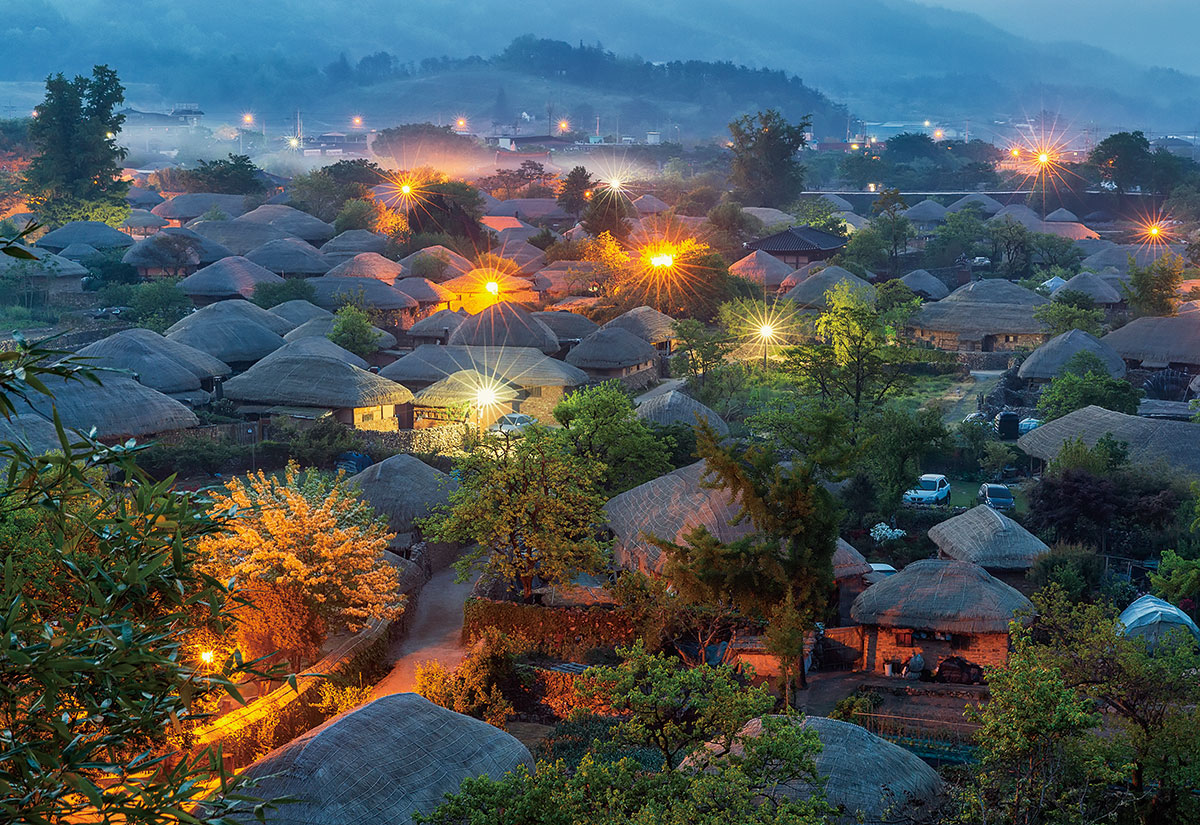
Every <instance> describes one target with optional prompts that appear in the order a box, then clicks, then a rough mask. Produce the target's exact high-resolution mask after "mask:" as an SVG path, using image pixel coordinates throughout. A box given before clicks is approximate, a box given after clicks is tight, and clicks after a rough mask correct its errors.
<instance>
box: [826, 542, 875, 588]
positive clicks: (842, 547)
mask: <svg viewBox="0 0 1200 825" xmlns="http://www.w3.org/2000/svg"><path fill="white" fill-rule="evenodd" d="M872 569H873V568H872V567H871V565H870V564H868V563H867V558H866V556H864V555H863V554H862V553H860V552H858V551H857V550H855V549H854V545H852V544H850V542H848V541H846V540H845V539H843V538H841V537H839V538H838V540H837V549H836V550H834V551H833V578H834V579H835V580H840V579H853V578H858V577H859V576H865V575H867V574H868V573H870V572H871V571H872Z"/></svg>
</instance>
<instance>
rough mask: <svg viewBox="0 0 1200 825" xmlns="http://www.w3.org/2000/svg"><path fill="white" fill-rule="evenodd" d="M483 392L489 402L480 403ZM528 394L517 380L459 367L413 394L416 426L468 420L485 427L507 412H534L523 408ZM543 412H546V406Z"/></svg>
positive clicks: (477, 425)
mask: <svg viewBox="0 0 1200 825" xmlns="http://www.w3.org/2000/svg"><path fill="white" fill-rule="evenodd" d="M481 393H486V395H487V399H486V403H481V400H480V394H481ZM528 398H529V393H528V391H527V390H525V389H524V388H522V387H518V386H517V385H516V384H512V383H510V382H508V381H502V380H500V379H498V378H495V377H494V376H487V375H484V374H483V373H481V372H479V371H477V370H459V371H458V372H453V373H451V374H450V375H447V376H446V377H445V378H442V379H440V380H438V381H435V382H433V383H432V384H430V385H429V386H428V387H426V388H425V389H423V390H418V391H417V392H416V393H415V394H414V395H413V418H414V420H415V421H416V423H415V424H414V426H416V427H422V426H424V425H425V423H433V424H438V423H445V422H455V423H460V424H461V423H462V422H465V421H469V422H472V423H474V425H475V426H476V427H480V428H486V427H490V426H491V425H492V424H493V423H495V421H496V420H497V419H499V418H500V417H501V416H502V415H507V414H508V413H513V412H525V413H527V414H533V412H534V411H532V410H526V409H523V407H524V403H525V402H526V401H527V400H528ZM541 413H542V414H543V415H544V414H545V408H544V406H543V408H542V410H541ZM535 417H537V416H536V415H535Z"/></svg>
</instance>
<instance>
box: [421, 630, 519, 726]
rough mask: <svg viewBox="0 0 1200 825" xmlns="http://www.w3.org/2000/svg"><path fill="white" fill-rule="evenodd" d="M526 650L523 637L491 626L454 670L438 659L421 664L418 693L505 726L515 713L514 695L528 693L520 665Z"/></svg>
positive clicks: (446, 706) (493, 723)
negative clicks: (518, 661) (522, 679)
mask: <svg viewBox="0 0 1200 825" xmlns="http://www.w3.org/2000/svg"><path fill="white" fill-rule="evenodd" d="M524 649H525V646H524V645H523V644H522V643H521V642H520V641H519V640H517V639H513V638H510V637H508V636H505V635H504V634H503V633H501V632H500V631H498V630H496V629H495V628H488V629H487V630H485V631H484V633H483V635H482V637H481V638H480V640H479V643H478V644H477V645H476V646H475V649H474V650H472V651H471V652H470V653H468V654H467V656H466V658H465V659H464V660H463V663H462V664H461V665H459V666H458V667H457V668H455V669H454V670H452V671H451V670H446V668H445V667H444V666H443V665H442V664H441V663H440V662H438V661H428V662H422V663H421V664H420V665H418V666H417V684H416V692H417V693H419V694H421V695H422V696H424V697H425V698H426V699H428V700H429V701H431V702H433V703H434V704H435V705H441V706H442V707H444V708H449V709H450V710H452V711H454V712H456V713H463V714H466V715H467V716H474V717H475V718H476V719H482V720H483V721H485V722H487V723H488V724H489V725H494V726H496V727H498V728H503V727H504V725H505V723H506V722H507V721H508V717H509V716H511V715H512V713H513V703H512V697H515V696H521V695H524V693H525V690H524V688H523V685H522V683H521V679H520V677H519V676H518V674H517V667H516V662H517V656H518V655H520V653H522V652H523V651H524Z"/></svg>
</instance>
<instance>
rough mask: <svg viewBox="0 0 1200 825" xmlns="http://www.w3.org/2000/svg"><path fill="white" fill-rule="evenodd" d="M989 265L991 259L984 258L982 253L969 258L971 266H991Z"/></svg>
mask: <svg viewBox="0 0 1200 825" xmlns="http://www.w3.org/2000/svg"><path fill="white" fill-rule="evenodd" d="M991 265H992V261H991V259H990V258H985V257H983V256H982V255H980V256H978V257H976V258H972V259H971V266H973V267H977V266H991Z"/></svg>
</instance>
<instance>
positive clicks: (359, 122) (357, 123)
mask: <svg viewBox="0 0 1200 825" xmlns="http://www.w3.org/2000/svg"><path fill="white" fill-rule="evenodd" d="M351 122H352V123H353V124H354V125H355V126H362V118H361V117H359V116H358V115H355V116H354V120H353V121H351Z"/></svg>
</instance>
